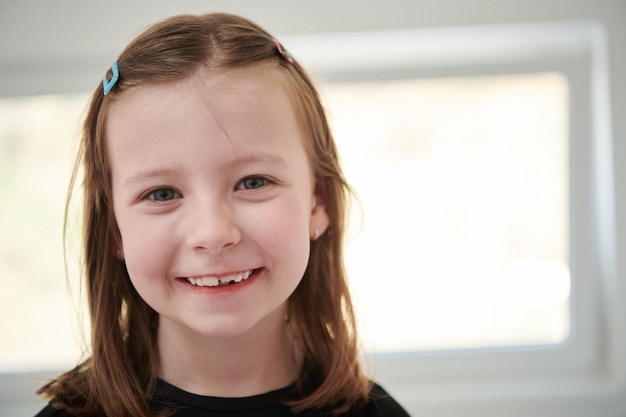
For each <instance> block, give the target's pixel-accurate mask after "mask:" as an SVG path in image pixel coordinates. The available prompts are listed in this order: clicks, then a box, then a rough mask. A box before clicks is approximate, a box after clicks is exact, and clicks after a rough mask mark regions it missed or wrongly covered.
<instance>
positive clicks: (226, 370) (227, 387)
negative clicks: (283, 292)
mask: <svg viewBox="0 0 626 417" xmlns="http://www.w3.org/2000/svg"><path fill="white" fill-rule="evenodd" d="M278 313H280V314H279V315H278V317H273V318H272V317H269V318H267V321H268V322H267V323H264V324H265V325H264V326H257V327H259V328H256V329H252V330H250V331H249V332H247V333H245V334H241V335H237V336H233V337H223V338H213V337H207V336H200V335H197V334H190V332H189V331H186V330H185V329H181V328H180V327H179V326H176V325H175V324H173V323H171V322H167V321H165V322H161V323H160V325H159V336H158V342H159V358H160V369H161V370H160V377H161V378H162V379H163V380H165V381H167V382H168V383H170V384H172V385H175V386H176V387H178V388H180V389H182V390H184V391H187V392H191V393H194V394H198V395H207V396H214V397H247V396H252V395H258V394H263V393H266V392H269V391H272V390H276V389H280V388H284V387H286V386H287V385H289V384H290V383H292V382H293V381H294V380H295V379H296V376H297V372H298V364H297V363H296V362H297V361H296V359H295V357H294V344H293V341H292V339H291V337H290V336H289V333H288V330H287V326H286V323H285V322H284V320H283V318H282V312H278ZM260 328H262V329H260Z"/></svg>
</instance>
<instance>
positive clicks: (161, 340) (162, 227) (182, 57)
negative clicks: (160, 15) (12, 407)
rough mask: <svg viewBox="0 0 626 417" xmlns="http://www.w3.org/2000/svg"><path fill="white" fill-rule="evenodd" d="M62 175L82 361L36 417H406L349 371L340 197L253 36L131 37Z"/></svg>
mask: <svg viewBox="0 0 626 417" xmlns="http://www.w3.org/2000/svg"><path fill="white" fill-rule="evenodd" d="M77 167H82V168H83V169H84V175H85V179H84V216H85V217H84V259H85V265H84V274H85V277H86V288H87V297H88V301H89V313H90V319H91V328H92V335H91V352H90V357H89V358H88V359H87V360H86V361H85V362H83V363H82V364H81V365H79V366H77V367H76V368H74V369H72V370H70V371H69V372H66V373H65V374H63V375H61V376H59V377H58V378H57V379H55V380H53V381H52V382H50V383H48V384H47V385H45V386H44V387H42V388H41V389H40V390H39V393H40V394H42V395H44V396H45V397H46V398H49V399H51V401H50V404H49V405H48V406H47V407H46V408H45V409H44V410H42V411H41V412H40V413H39V414H38V416H40V417H45V416H76V417H80V416H108V417H130V416H132V417H148V416H156V415H158V416H165V415H174V416H178V417H184V416H224V415H237V416H253V415H254V416H272V417H280V416H294V415H303V416H304V415H307V416H315V415H351V416H352V415H354V416H379V415H385V416H406V415H407V414H406V412H405V411H404V410H403V409H402V408H401V407H400V406H399V405H398V404H397V403H396V402H395V401H394V400H393V399H392V398H390V397H389V395H388V394H387V393H385V391H384V390H383V389H382V388H381V387H380V386H378V385H376V384H373V383H371V382H370V381H368V379H367V378H366V377H365V375H364V374H363V371H362V369H361V366H360V364H359V361H358V352H357V335H356V331H355V324H354V315H353V311H352V305H351V302H350V296H349V293H348V287H347V284H346V278H345V273H344V267H343V260H342V238H343V234H344V220H345V219H344V217H345V214H346V197H347V190H348V187H347V184H346V182H345V180H344V177H343V175H342V173H341V169H340V167H339V163H338V158H337V153H336V150H335V145H334V142H333V138H332V135H331V133H330V130H329V127H328V123H327V121H326V117H325V115H324V110H323V108H322V106H321V104H320V100H319V97H318V93H317V91H316V89H315V87H314V86H313V84H312V82H311V80H310V79H309V77H308V75H307V74H306V73H305V72H304V70H303V69H302V68H301V67H300V65H299V64H298V63H297V62H296V61H295V60H294V59H293V58H292V57H291V55H289V53H288V52H287V51H286V50H284V49H283V47H282V46H281V44H280V43H278V42H277V41H276V40H275V39H273V38H272V37H271V35H269V34H268V33H267V32H265V31H264V30H262V29H261V28H259V27H258V26H257V25H255V24H253V23H252V22H250V21H248V20H245V19H243V18H240V17H236V16H232V15H227V14H209V15H203V16H178V17H174V18H170V19H168V20H165V21H163V22H161V23H158V24H156V25H154V26H152V27H151V28H149V29H148V30H147V31H146V32H144V33H143V34H141V35H140V36H139V37H137V38H136V39H135V40H134V41H133V42H131V43H130V45H129V46H128V47H127V48H126V49H125V50H124V51H123V52H122V54H121V55H120V56H119V58H118V60H117V61H116V62H114V64H113V65H112V68H111V71H110V72H109V73H107V76H105V79H104V80H103V84H102V86H99V87H98V88H97V90H96V91H95V93H94V94H93V97H92V99H91V104H90V107H89V111H88V113H87V116H86V120H85V125H84V130H83V135H82V142H81V152H80V156H79V161H78V163H77ZM77 169H78V168H77ZM76 172H77V170H75V173H74V176H73V179H72V184H74V182H75V178H76Z"/></svg>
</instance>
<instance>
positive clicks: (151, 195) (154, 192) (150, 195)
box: [143, 188, 180, 203]
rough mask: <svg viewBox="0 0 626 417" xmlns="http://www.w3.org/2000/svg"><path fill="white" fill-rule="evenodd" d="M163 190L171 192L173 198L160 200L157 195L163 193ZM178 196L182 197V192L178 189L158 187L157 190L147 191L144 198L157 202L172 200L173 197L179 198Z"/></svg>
mask: <svg viewBox="0 0 626 417" xmlns="http://www.w3.org/2000/svg"><path fill="white" fill-rule="evenodd" d="M163 192H169V193H171V198H167V199H163V200H159V199H157V198H155V196H156V195H157V194H158V193H163ZM178 197H180V193H179V192H178V191H176V190H174V189H172V188H158V189H156V190H152V191H150V192H149V193H147V194H146V195H145V196H144V197H143V199H144V200H152V201H154V202H157V203H164V202H166V201H170V200H173V199H175V198H178Z"/></svg>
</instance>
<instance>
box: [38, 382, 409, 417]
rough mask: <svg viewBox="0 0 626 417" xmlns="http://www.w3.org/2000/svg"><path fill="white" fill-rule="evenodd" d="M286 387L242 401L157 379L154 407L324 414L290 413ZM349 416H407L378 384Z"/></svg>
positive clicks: (53, 415)
mask: <svg viewBox="0 0 626 417" xmlns="http://www.w3.org/2000/svg"><path fill="white" fill-rule="evenodd" d="M292 390H293V387H292V386H288V387H286V388H282V389H279V390H276V391H270V392H268V393H265V394H261V395H254V396H251V397H243V398H217V397H208V396H203V395H196V394H191V393H189V392H186V391H183V390H181V389H179V388H177V387H175V386H173V385H170V384H168V383H166V382H164V381H161V380H159V383H158V386H157V390H156V394H155V396H154V398H153V399H152V404H153V405H154V407H155V408H159V409H161V408H163V407H167V408H170V409H172V410H174V411H175V412H174V414H172V417H315V416H320V417H321V416H328V414H325V413H323V412H315V411H305V412H302V413H300V414H293V413H292V412H291V410H290V409H289V407H288V406H286V405H285V404H283V402H284V401H285V400H287V399H288V398H289V396H290V394H291V393H292ZM346 416H350V417H382V416H384V417H409V415H408V413H407V412H406V411H405V410H404V409H403V408H402V407H401V406H400V405H399V404H398V403H397V402H396V401H395V400H394V399H393V398H391V396H390V395H389V394H388V393H387V392H386V391H385V390H384V389H383V388H382V387H381V386H380V385H378V384H374V385H373V386H372V390H371V392H370V400H369V401H368V403H367V405H366V406H365V408H363V409H362V410H355V411H352V412H350V413H348V414H346ZM35 417H72V416H71V415H70V414H69V413H67V412H65V411H62V410H56V409H54V408H52V406H51V405H48V406H46V407H45V408H44V409H43V410H42V411H40V412H39V414H37V415H36V416H35Z"/></svg>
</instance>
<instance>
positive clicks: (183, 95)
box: [106, 67, 329, 338]
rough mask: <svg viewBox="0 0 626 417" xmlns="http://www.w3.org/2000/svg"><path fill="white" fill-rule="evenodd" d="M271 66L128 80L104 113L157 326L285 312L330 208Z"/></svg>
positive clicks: (231, 326) (239, 321) (197, 331)
mask: <svg viewBox="0 0 626 417" xmlns="http://www.w3.org/2000/svg"><path fill="white" fill-rule="evenodd" d="M283 83H284V81H283V80H282V78H281V74H280V73H279V71H278V70H276V69H269V68H264V67H255V68H254V71H253V70H246V71H237V72H229V73H225V74H220V75H215V74H212V75H211V76H210V77H209V76H206V74H205V75H204V76H202V75H199V76H196V77H194V78H191V79H188V80H183V81H180V82H176V83H172V84H165V85H156V86H142V87H139V88H136V89H134V90H129V91H127V92H125V93H124V94H123V95H121V96H120V98H119V99H118V100H116V102H115V103H114V104H113V105H112V107H111V109H110V113H109V117H108V119H107V124H106V131H107V147H108V150H107V152H108V158H109V161H110V166H111V179H112V192H113V202H114V204H113V206H114V207H113V208H114V213H115V217H116V221H117V224H118V227H119V231H120V235H121V241H122V248H121V254H122V256H123V258H124V261H125V263H126V267H127V270H128V274H129V276H130V279H131V281H132V284H133V285H134V287H135V288H136V290H137V292H138V293H139V295H140V296H141V297H142V298H143V299H144V300H145V302H146V303H147V304H148V305H150V306H151V307H152V308H153V309H154V310H155V311H157V313H158V314H159V316H160V321H159V323H160V324H159V326H160V329H159V332H160V333H162V332H164V331H167V332H172V335H173V334H177V335H179V334H191V335H195V336H202V337H217V338H220V337H221V338H223V337H233V336H237V335H240V334H245V333H246V332H248V331H251V330H252V329H255V328H259V327H262V326H264V325H267V326H272V325H275V324H276V323H277V321H278V320H282V319H283V314H284V308H285V304H286V300H287V298H288V297H289V296H290V295H291V293H292V292H293V291H294V289H295V288H296V286H297V285H298V283H299V282H300V280H301V278H302V276H303V274H304V271H305V268H306V265H307V262H308V258H309V247H310V239H311V236H312V235H313V231H314V230H318V231H320V232H321V231H324V230H325V229H326V227H327V226H328V221H329V220H328V216H327V214H326V211H325V207H324V205H323V196H321V195H316V190H318V189H319V187H316V184H315V179H314V175H313V174H312V171H311V168H310V164H309V161H308V158H307V155H306V152H305V148H304V146H303V140H304V139H303V135H302V132H301V130H300V128H299V126H298V123H297V121H296V117H295V114H294V111H293V108H292V105H291V103H290V100H289V98H288V95H287V92H286V90H285V87H284V85H283Z"/></svg>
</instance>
